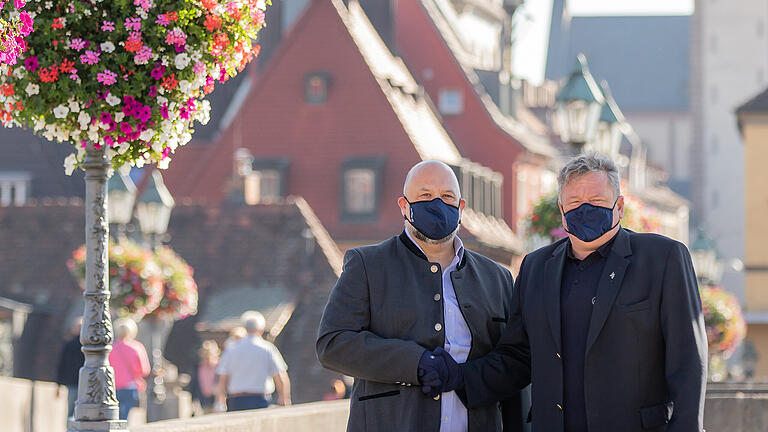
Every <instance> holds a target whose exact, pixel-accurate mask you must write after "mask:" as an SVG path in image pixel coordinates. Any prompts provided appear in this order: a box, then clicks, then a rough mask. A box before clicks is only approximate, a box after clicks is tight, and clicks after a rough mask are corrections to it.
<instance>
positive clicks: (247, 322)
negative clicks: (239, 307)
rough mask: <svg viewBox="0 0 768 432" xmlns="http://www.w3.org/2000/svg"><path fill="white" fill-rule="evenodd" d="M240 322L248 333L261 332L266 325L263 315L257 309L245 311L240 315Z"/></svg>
mask: <svg viewBox="0 0 768 432" xmlns="http://www.w3.org/2000/svg"><path fill="white" fill-rule="evenodd" d="M240 322H241V323H242V325H243V327H245V330H247V331H248V332H249V333H253V332H262V331H264V327H266V320H265V319H264V315H262V314H261V313H259V312H257V311H252V310H251V311H246V312H244V313H243V315H241V316H240Z"/></svg>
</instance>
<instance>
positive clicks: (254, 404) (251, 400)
mask: <svg viewBox="0 0 768 432" xmlns="http://www.w3.org/2000/svg"><path fill="white" fill-rule="evenodd" d="M268 406H269V402H267V400H266V399H265V398H264V396H235V397H229V398H227V411H245V410H252V409H258V408H266V407H268Z"/></svg>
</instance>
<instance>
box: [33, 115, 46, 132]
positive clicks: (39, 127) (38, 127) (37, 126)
mask: <svg viewBox="0 0 768 432" xmlns="http://www.w3.org/2000/svg"><path fill="white" fill-rule="evenodd" d="M44 128H45V119H42V118H41V119H39V120H37V121H36V122H35V126H34V131H35V132H37V131H39V130H42V129H44Z"/></svg>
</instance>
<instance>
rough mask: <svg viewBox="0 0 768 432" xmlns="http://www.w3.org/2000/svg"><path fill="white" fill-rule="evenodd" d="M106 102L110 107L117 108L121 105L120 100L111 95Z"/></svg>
mask: <svg viewBox="0 0 768 432" xmlns="http://www.w3.org/2000/svg"><path fill="white" fill-rule="evenodd" d="M106 101H107V103H108V104H109V106H115V105H117V104H119V103H120V98H119V97H117V96H115V95H113V94H112V93H110V94H109V95H107V99H106Z"/></svg>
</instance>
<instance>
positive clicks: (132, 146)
mask: <svg viewBox="0 0 768 432" xmlns="http://www.w3.org/2000/svg"><path fill="white" fill-rule="evenodd" d="M267 4H270V1H269V0H234V1H221V2H219V0H77V1H75V0H30V1H29V2H28V3H27V5H26V10H28V11H29V12H30V13H32V14H34V19H35V23H34V29H35V33H34V37H32V38H30V39H29V40H28V41H27V43H28V49H27V51H26V52H24V53H22V54H21V56H20V57H19V60H20V61H19V63H20V64H19V65H17V66H8V65H3V66H0V81H1V82H2V85H3V87H2V89H3V91H2V93H0V103H2V111H0V120H2V122H3V124H4V125H5V126H24V127H29V128H31V129H32V130H33V131H35V132H36V133H37V134H40V135H42V136H43V137H45V138H47V139H49V140H55V141H58V142H68V143H72V144H74V148H75V152H74V153H73V154H71V155H70V156H68V157H67V159H66V160H65V169H66V172H67V173H68V174H71V172H72V171H73V170H74V168H75V167H77V166H79V165H80V164H82V162H83V158H84V147H85V146H86V145H87V144H89V143H92V144H93V145H94V146H96V147H97V148H98V147H104V148H106V152H107V156H108V158H109V159H110V160H111V161H112V163H113V165H114V166H115V167H119V166H121V165H123V164H126V163H128V164H132V165H136V166H141V165H143V164H145V163H153V162H157V163H158V166H160V167H161V168H165V167H167V166H168V163H169V161H170V155H171V154H172V153H173V152H174V151H175V150H176V149H177V148H178V147H179V146H181V145H184V144H186V143H187V142H189V141H190V139H191V138H192V133H193V129H192V127H193V123H194V121H195V120H197V121H200V122H201V123H203V124H204V123H206V122H207V121H208V117H209V111H210V105H209V103H208V101H207V100H205V96H206V95H207V94H209V93H210V92H211V91H213V89H214V85H215V83H216V82H223V81H226V80H227V79H229V78H230V77H233V76H235V75H236V74H237V73H238V72H240V71H242V70H243V68H245V66H246V64H247V63H248V62H249V61H250V60H251V59H252V58H254V56H256V55H257V54H258V52H259V47H258V46H253V41H254V39H255V38H256V36H257V34H258V31H259V30H260V29H261V28H262V27H263V26H264V14H265V10H266V7H267Z"/></svg>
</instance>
